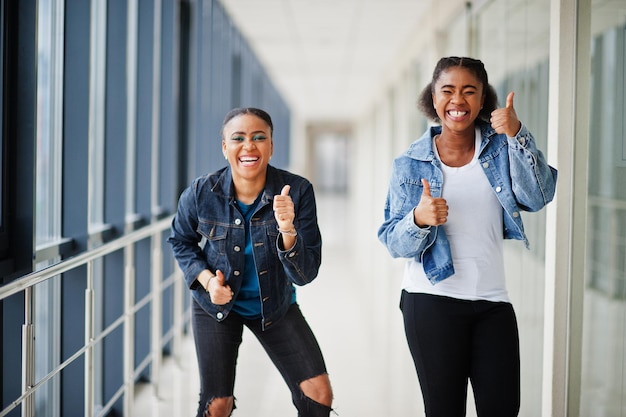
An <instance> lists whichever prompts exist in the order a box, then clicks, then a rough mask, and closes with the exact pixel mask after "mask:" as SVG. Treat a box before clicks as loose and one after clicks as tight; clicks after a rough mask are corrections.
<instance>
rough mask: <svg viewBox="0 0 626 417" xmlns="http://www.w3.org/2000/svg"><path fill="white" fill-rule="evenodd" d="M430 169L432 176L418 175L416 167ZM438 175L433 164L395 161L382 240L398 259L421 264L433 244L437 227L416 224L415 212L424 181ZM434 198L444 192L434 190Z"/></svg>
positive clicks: (423, 173) (379, 231) (386, 205)
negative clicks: (423, 179) (423, 226)
mask: <svg viewBox="0 0 626 417" xmlns="http://www.w3.org/2000/svg"><path fill="white" fill-rule="evenodd" d="M415 164H420V165H422V166H425V167H428V168H429V170H430V173H426V172H417V171H418V170H416V169H414V168H415V167H414V166H413V165H415ZM432 175H436V173H435V171H434V170H433V169H432V164H431V163H430V162H423V161H416V160H412V159H411V158H408V157H406V156H403V157H400V158H397V159H396V160H394V162H393V167H392V174H391V178H390V180H389V188H388V192H387V199H386V201H385V210H384V217H385V218H384V222H383V224H382V225H381V226H380V228H379V229H378V239H379V240H380V241H381V242H382V243H383V244H384V245H385V246H386V247H387V250H388V251H389V253H390V254H391V256H392V257H394V258H415V259H416V260H418V261H420V262H421V256H422V253H423V252H424V250H426V249H427V248H428V247H430V246H431V245H432V243H433V242H434V241H435V238H436V236H437V229H438V228H437V227H426V228H421V227H419V226H417V225H416V224H415V220H414V217H413V209H414V208H415V206H416V205H417V203H418V202H419V200H420V198H421V195H422V185H421V182H420V180H421V178H422V177H424V178H428V179H431V178H432ZM432 192H433V195H436V194H437V193H438V192H440V188H438V187H437V186H435V187H433V188H432Z"/></svg>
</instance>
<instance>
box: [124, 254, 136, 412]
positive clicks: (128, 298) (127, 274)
mask: <svg viewBox="0 0 626 417" xmlns="http://www.w3.org/2000/svg"><path fill="white" fill-rule="evenodd" d="M134 245H135V244H134V243H133V244H130V245H128V246H127V247H126V248H125V249H124V359H123V366H124V386H125V390H124V391H125V393H124V415H125V416H132V415H133V412H132V411H133V401H134V397H135V395H134V393H135V388H134V383H135V309H134V304H135V246H134Z"/></svg>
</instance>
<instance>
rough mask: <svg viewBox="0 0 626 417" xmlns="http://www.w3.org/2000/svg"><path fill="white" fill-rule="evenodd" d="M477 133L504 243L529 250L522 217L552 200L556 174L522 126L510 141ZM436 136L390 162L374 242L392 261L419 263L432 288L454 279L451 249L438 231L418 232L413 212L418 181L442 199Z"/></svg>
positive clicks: (484, 127) (434, 131) (486, 129)
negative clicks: (518, 244) (515, 243)
mask: <svg viewBox="0 0 626 417" xmlns="http://www.w3.org/2000/svg"><path fill="white" fill-rule="evenodd" d="M479 127H480V130H481V136H482V141H481V145H480V153H479V156H478V159H479V161H480V165H481V166H482V167H483V170H484V172H485V175H486V176H487V179H488V180H489V183H490V184H491V187H492V189H493V192H494V193H495V195H496V197H497V198H498V201H500V204H501V205H502V214H503V216H504V222H503V223H504V231H503V232H504V233H503V235H504V238H505V239H518V240H523V241H524V243H525V245H526V247H528V239H527V238H526V235H525V233H524V226H523V224H522V218H521V216H520V211H522V210H524V211H538V210H540V209H541V208H542V207H544V206H545V205H546V204H548V203H549V202H550V201H551V200H552V198H553V197H554V192H555V187H556V177H557V171H556V170H555V169H554V168H552V167H551V166H549V165H548V164H547V163H546V161H545V158H544V156H543V154H542V153H541V151H539V150H538V149H537V147H536V145H535V139H534V138H533V136H532V135H531V133H530V132H529V131H528V129H527V128H526V127H525V126H523V125H522V128H521V129H520V131H519V132H518V134H517V135H516V136H515V137H514V138H508V137H507V136H506V135H503V134H497V133H496V132H495V131H494V130H493V128H492V127H491V125H488V124H481V125H479ZM440 133H441V126H433V127H431V128H430V129H429V130H428V131H426V132H425V133H424V135H423V136H422V137H421V138H420V139H418V140H417V141H415V142H413V143H412V144H411V145H410V147H409V149H408V150H407V151H406V152H404V154H402V155H401V156H399V157H398V158H396V159H395V160H394V162H393V168H392V174H391V179H390V181H389V190H388V193H387V200H386V202H385V213H384V214H385V219H384V222H383V224H382V225H381V226H380V228H379V229H378V239H379V240H380V241H381V242H382V243H383V244H384V245H385V246H386V247H387V249H388V251H389V253H390V254H391V256H393V257H394V258H414V259H415V260H416V261H418V262H421V263H422V265H423V267H424V272H425V273H426V276H427V277H428V279H429V280H430V282H431V283H432V284H436V283H437V282H440V281H442V280H444V279H446V278H448V277H449V276H451V275H453V274H454V265H453V264H452V255H451V253H450V244H449V242H448V239H447V237H446V234H445V232H444V229H443V228H442V227H439V226H436V227H426V228H420V227H418V226H417V225H416V224H415V221H414V219H413V209H414V208H415V206H417V204H418V203H419V201H420V198H421V195H422V188H423V186H422V182H421V180H422V178H426V179H427V180H428V182H429V184H430V189H431V193H432V196H433V197H440V196H441V188H442V185H443V172H442V170H441V165H440V162H439V160H438V159H437V158H436V157H435V153H434V151H433V149H432V139H433V137H434V136H435V135H438V134H440Z"/></svg>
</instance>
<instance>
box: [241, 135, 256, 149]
mask: <svg viewBox="0 0 626 417" xmlns="http://www.w3.org/2000/svg"><path fill="white" fill-rule="evenodd" d="M243 148H244V149H252V148H254V141H253V140H252V138H247V139H246V140H244V141H243Z"/></svg>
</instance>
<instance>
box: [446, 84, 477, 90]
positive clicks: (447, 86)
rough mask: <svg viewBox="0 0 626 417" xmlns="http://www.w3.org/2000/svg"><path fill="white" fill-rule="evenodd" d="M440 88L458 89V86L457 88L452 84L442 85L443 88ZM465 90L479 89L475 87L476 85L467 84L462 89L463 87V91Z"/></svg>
mask: <svg viewBox="0 0 626 417" xmlns="http://www.w3.org/2000/svg"><path fill="white" fill-rule="evenodd" d="M439 88H440V89H441V88H456V86H455V85H452V84H445V85H442V86H441V87H439ZM465 88H474V89H478V87H477V86H475V85H473V84H467V85H464V86H462V87H461V89H465Z"/></svg>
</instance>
